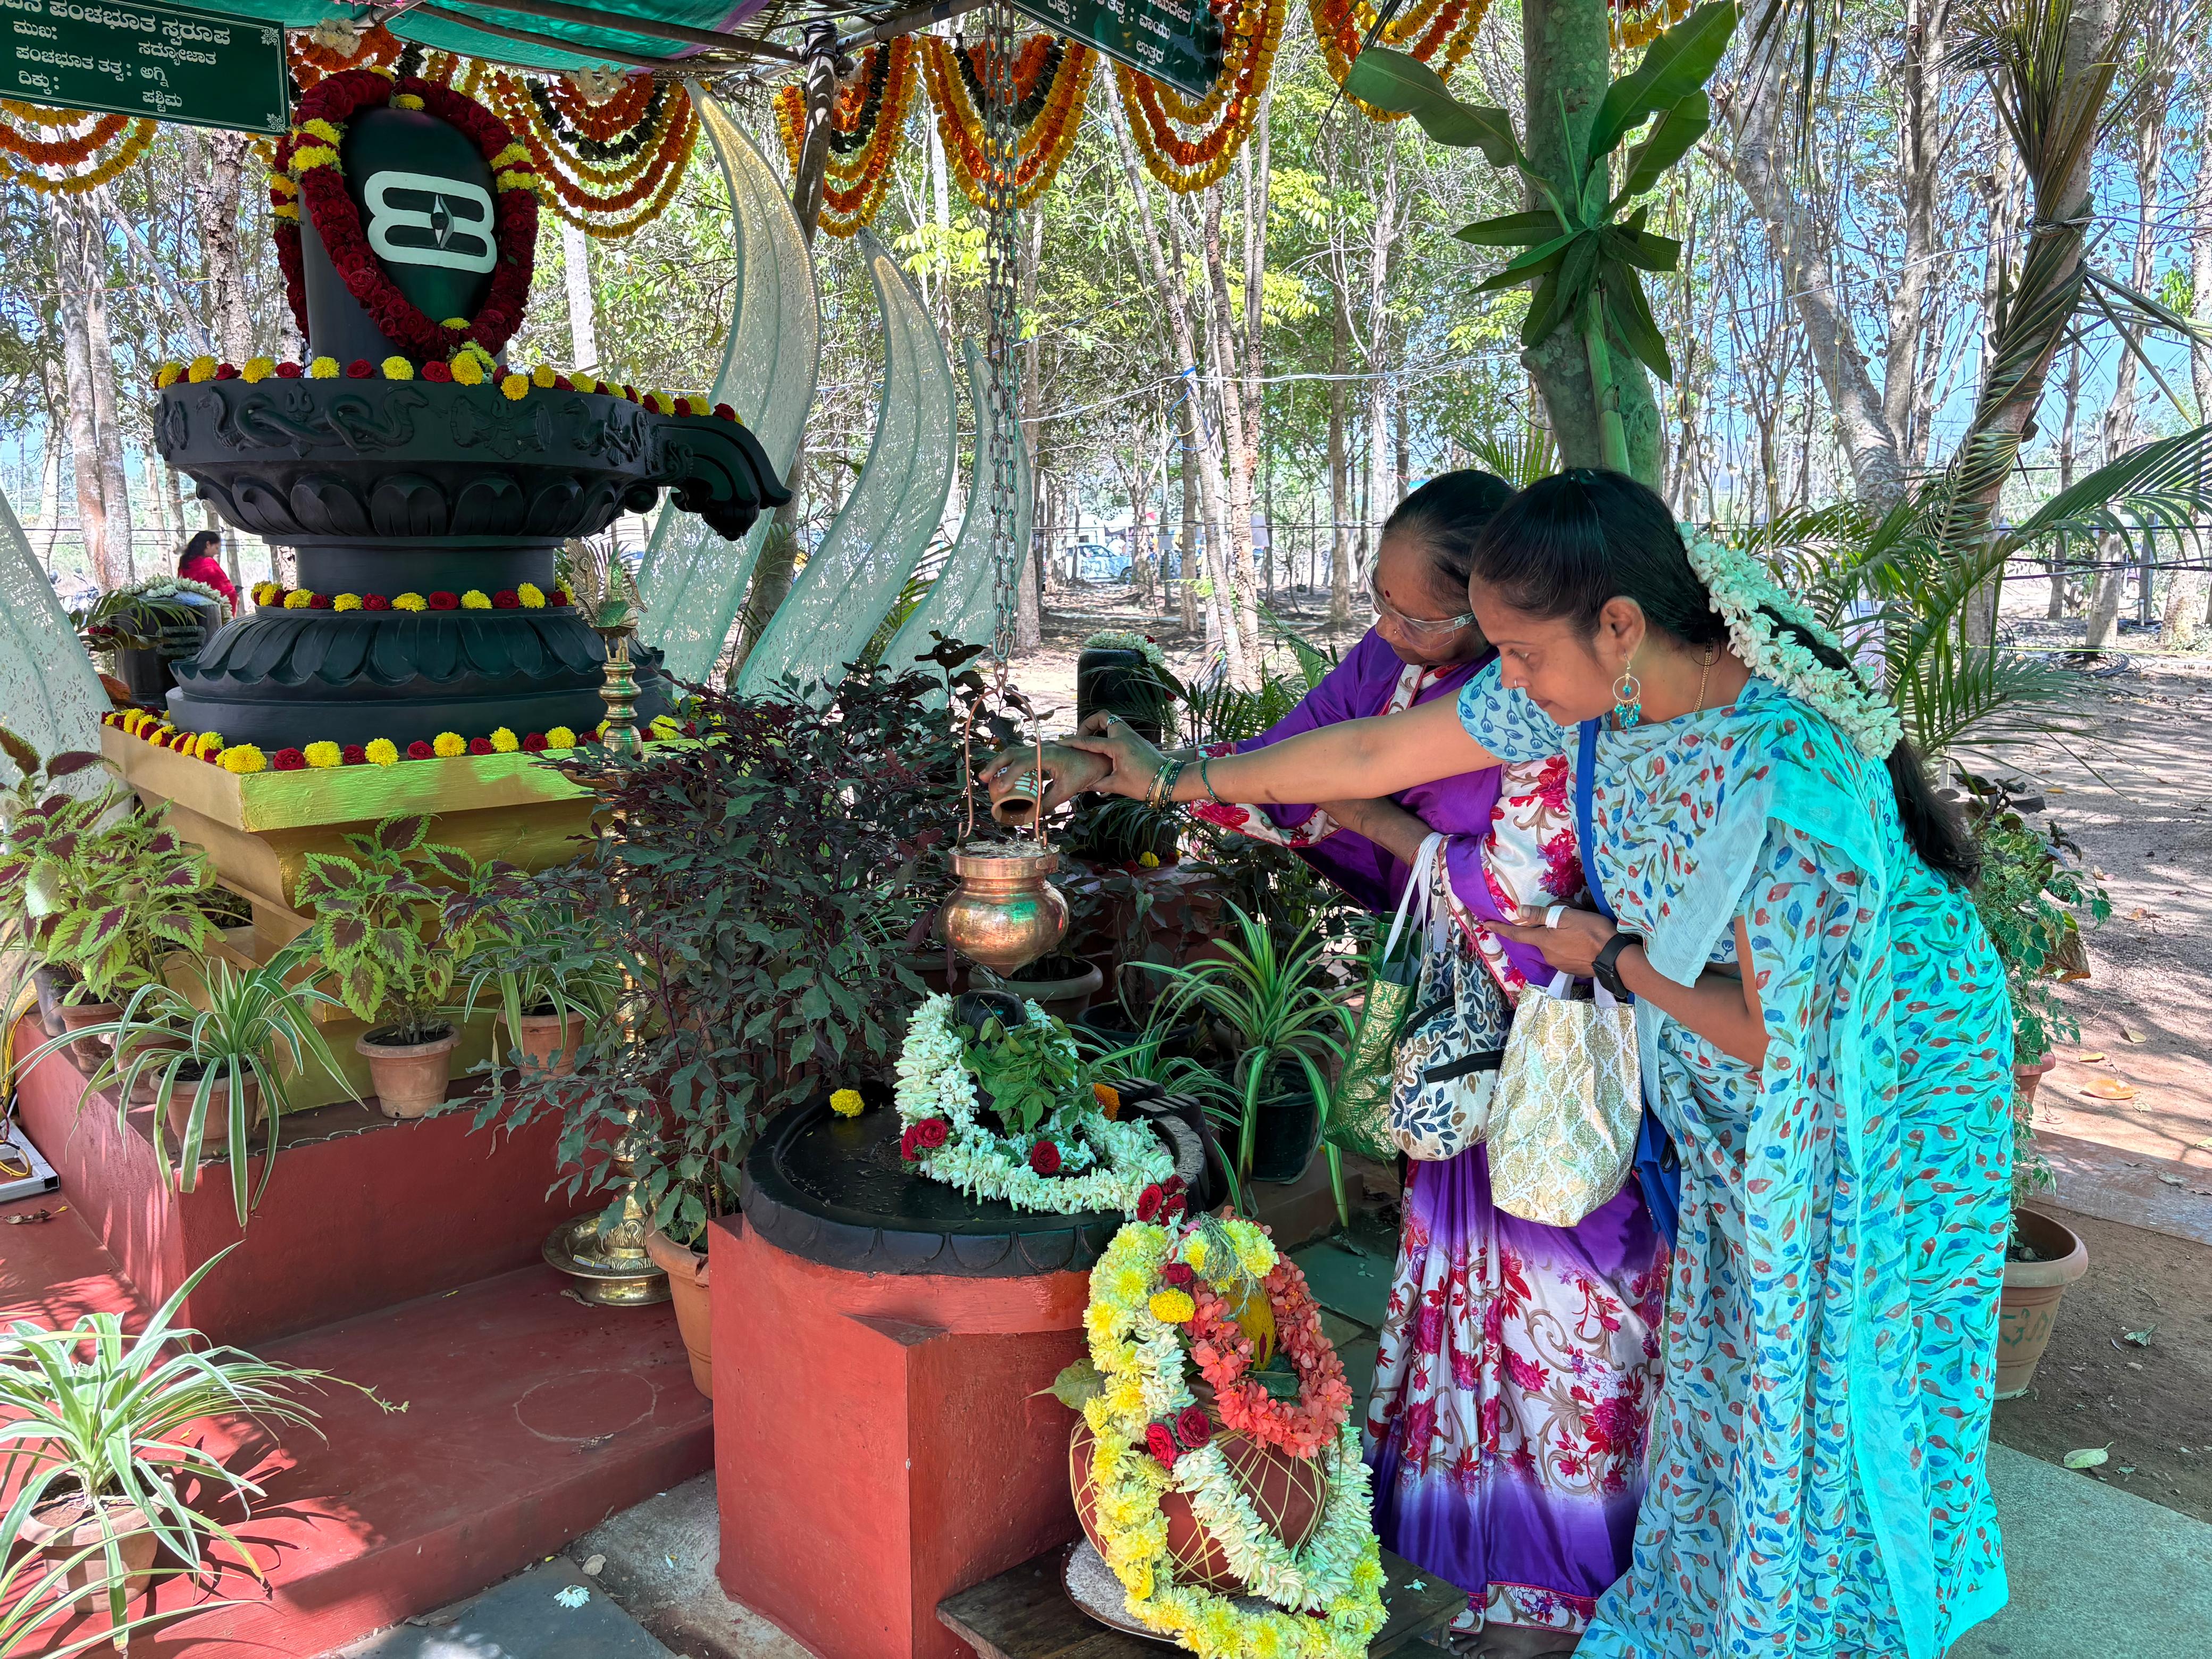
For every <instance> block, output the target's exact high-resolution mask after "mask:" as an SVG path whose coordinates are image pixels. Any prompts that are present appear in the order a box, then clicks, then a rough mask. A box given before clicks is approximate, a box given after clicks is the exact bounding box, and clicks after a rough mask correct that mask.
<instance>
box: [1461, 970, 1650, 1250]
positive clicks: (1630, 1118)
mask: <svg viewBox="0 0 2212 1659" xmlns="http://www.w3.org/2000/svg"><path fill="white" fill-rule="evenodd" d="M1593 989H1594V990H1595V993H1596V996H1595V1000H1591V1001H1588V1002H1584V1001H1583V1000H1579V999H1578V998H1577V997H1576V996H1575V995H1574V981H1573V980H1572V979H1571V977H1570V976H1569V975H1566V974H1565V973H1559V974H1557V975H1553V979H1552V982H1551V984H1550V985H1549V986H1548V987H1538V986H1536V985H1534V984H1531V985H1530V986H1529V987H1528V989H1527V990H1525V991H1523V992H1522V994H1521V1006H1520V1007H1519V1008H1518V1009H1516V1011H1515V1013H1514V1018H1513V1033H1512V1036H1511V1037H1510V1039H1509V1040H1508V1042H1507V1044H1506V1048H1505V1061H1504V1067H1503V1069H1502V1070H1501V1071H1500V1073H1499V1074H1498V1098H1497V1100H1496V1102H1495V1103H1493V1104H1492V1108H1491V1115H1490V1194H1491V1199H1492V1201H1493V1202H1494V1203H1495V1204H1496V1205H1497V1206H1498V1208H1499V1209H1501V1210H1503V1211H1504V1212H1506V1214H1508V1215H1516V1216H1519V1217H1520V1218H1522V1220H1523V1221H1538V1222H1541V1223H1543V1224H1544V1225H1546V1226H1550V1227H1571V1226H1574V1225H1576V1224H1577V1222H1579V1221H1581V1220H1582V1218H1583V1217H1584V1216H1586V1215H1588V1214H1589V1212H1591V1211H1593V1210H1595V1209H1596V1208H1598V1207H1599V1206H1601V1205H1603V1204H1607V1203H1609V1202H1611V1201H1612V1200H1613V1196H1614V1195H1615V1194H1618V1193H1619V1192H1620V1189H1621V1187H1622V1186H1623V1185H1624V1184H1625V1183H1626V1181H1627V1179H1628V1172H1629V1170H1630V1168H1631V1167H1632V1165H1633V1164H1634V1163H1635V1161H1636V1144H1637V1135H1638V1132H1639V1130H1640V1129H1641V1128H1642V1127H1643V1118H1644V1091H1643V1082H1642V1072H1643V1068H1642V1065H1641V1062H1640V1061H1639V1060H1638V1056H1637V1048H1636V1012H1635V1010H1634V1009H1632V1008H1631V1007H1629V1006H1627V1005H1626V1003H1622V1002H1620V1001H1617V1000H1614V998H1613V995H1612V994H1610V993H1609V992H1607V990H1606V988H1605V987H1603V986H1602V985H1600V986H1595V987H1593Z"/></svg>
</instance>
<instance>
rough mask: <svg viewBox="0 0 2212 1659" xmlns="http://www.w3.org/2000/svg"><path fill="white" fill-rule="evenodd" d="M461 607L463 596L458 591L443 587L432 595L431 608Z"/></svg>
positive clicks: (449, 608)
mask: <svg viewBox="0 0 2212 1659" xmlns="http://www.w3.org/2000/svg"><path fill="white" fill-rule="evenodd" d="M460 608H461V596H460V595H459V594H458V593H454V592H448V591H447V589H445V588H442V587H441V588H440V589H439V590H438V591H437V592H435V593H433V594H432V595H430V609H431V610H433V611H459V609H460Z"/></svg>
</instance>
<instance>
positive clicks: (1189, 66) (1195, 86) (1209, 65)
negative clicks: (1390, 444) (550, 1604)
mask: <svg viewBox="0 0 2212 1659" xmlns="http://www.w3.org/2000/svg"><path fill="white" fill-rule="evenodd" d="M5 3H6V0H0V4H5ZM1014 8H1015V9H1016V10H1018V11H1020V12H1024V13H1025V14H1027V15H1029V16H1031V17H1034V18H1035V19H1036V21H1038V22H1040V23H1042V24H1043V25H1044V26H1045V27H1047V28H1048V29H1050V30H1051V31H1052V32H1053V33H1054V34H1064V35H1066V36H1067V37H1068V39H1070V40H1081V41H1083V42H1085V44H1086V45H1089V46H1096V47H1097V48H1098V50H1099V51H1101V52H1104V53H1105V54H1106V55H1107V56H1108V57H1109V58H1115V59H1118V60H1119V61H1120V62H1121V63H1124V64H1127V65H1128V66H1129V67H1130V68H1131V69H1133V70H1139V71H1141V72H1142V73H1144V74H1146V75H1149V76H1152V79H1153V80H1155V81H1158V82H1162V83H1164V85H1167V86H1170V87H1173V88H1175V89H1176V91H1177V92H1180V93H1182V94H1183V95H1184V96H1185V97H1188V98H1203V97H1204V96H1205V95H1206V94H1207V93H1208V92H1211V91H1212V89H1213V83H1214V82H1216V81H1217V80H1218V79H1219V78H1220V76H1221V20H1220V19H1219V18H1218V17H1216V16H1215V15H1213V12H1212V9H1211V8H1209V7H1208V6H1207V5H1206V0H1014Z"/></svg>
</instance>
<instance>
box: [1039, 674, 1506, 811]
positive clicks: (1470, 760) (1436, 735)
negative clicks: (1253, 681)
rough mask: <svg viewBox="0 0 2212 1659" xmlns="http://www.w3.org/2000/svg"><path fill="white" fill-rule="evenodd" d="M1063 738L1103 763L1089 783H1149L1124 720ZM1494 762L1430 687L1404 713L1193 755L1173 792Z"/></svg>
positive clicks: (1409, 773)
mask: <svg viewBox="0 0 2212 1659" xmlns="http://www.w3.org/2000/svg"><path fill="white" fill-rule="evenodd" d="M1066 744H1067V746H1068V747H1070V748H1072V749H1079V750H1085V751H1086V752H1088V753H1090V754H1092V755H1097V756H1099V757H1103V759H1105V760H1107V761H1108V762H1109V763H1111V765H1112V768H1113V769H1112V770H1111V771H1109V773H1108V774H1107V775H1106V776H1105V777H1104V778H1103V780H1101V781H1098V782H1097V784H1096V785H1095V786H1094V787H1097V788H1098V789H1102V790H1103V791H1105V792H1107V793H1109V794H1115V795H1130V796H1133V797H1135V798H1136V799H1139V800H1141V799H1144V798H1145V797H1146V794H1147V793H1149V792H1150V790H1151V788H1152V779H1153V777H1154V775H1156V774H1157V773H1158V770H1159V766H1160V751H1159V750H1157V749H1155V748H1153V747H1152V744H1148V743H1146V741H1145V740H1144V739H1143V738H1139V737H1138V736H1137V735H1136V734H1135V733H1134V732H1131V731H1130V730H1129V728H1128V727H1127V726H1125V725H1122V724H1121V723H1119V722H1116V723H1115V726H1113V727H1112V729H1111V730H1110V731H1109V732H1106V733H1103V734H1102V735H1099V736H1095V737H1093V736H1088V735H1085V736H1078V737H1073V738H1067V739H1066ZM1497 764H1498V759H1497V757H1495V756H1494V755H1492V753H1491V752H1490V751H1489V750H1486V749H1485V748H1484V747H1483V746H1482V745H1481V744H1479V743H1477V742H1475V740H1474V738H1470V737H1468V734H1467V731H1466V728H1465V727H1463V726H1461V725H1460V723H1459V712H1458V708H1457V705H1456V702H1455V699H1453V698H1450V697H1439V698H1437V700H1436V701H1435V702H1426V703H1423V704H1422V705H1421V706H1420V707H1419V708H1409V709H1407V710H1406V711H1405V712H1404V713H1403V714H1382V715H1377V716H1376V717H1375V718H1373V719H1371V720H1340V721H1339V722H1338V723H1337V724H1335V725H1334V726H1322V728H1321V729H1320V730H1318V731H1314V732H1305V733H1304V734H1303V735H1301V736H1298V737H1295V738H1285V739H1284V740H1283V741H1282V742H1280V743H1276V744H1268V745H1267V747H1266V748H1265V749H1255V750H1251V751H1250V752H1249V753H1247V754H1243V755H1225V756H1223V757H1221V758H1220V759H1219V760H1211V761H1208V762H1206V767H1205V770H1204V772H1203V774H1201V773H1200V769H1199V768H1198V767H1197V766H1196V765H1189V766H1186V767H1185V768H1184V769H1183V772H1182V777H1181V778H1180V779H1179V780H1177V781H1176V787H1175V799H1176V800H1179V801H1194V800H1205V799H1207V798H1208V796H1209V793H1211V795H1212V796H1213V797H1215V798H1218V799H1222V800H1225V801H1230V800H1233V801H1245V802H1254V803H1263V804H1264V803H1271V802H1276V801H1291V802H1303V801H1314V800H1353V799H1369V798H1371V797H1373V796H1376V795H1392V794H1395V793H1398V791H1400V790H1401V789H1411V788H1412V787H1413V786H1414V785H1416V784H1420V783H1430V782H1433V781H1435V780H1436V779H1438V778H1449V777H1456V776H1457V775H1459V774H1461V773H1462V772H1479V771H1480V770H1482V769H1484V768H1485V767H1488V766H1495V765H1497ZM1209 784H1210V785H1211V786H1212V787H1211V790H1210V792H1209V789H1208V787H1207V786H1208V785H1209Z"/></svg>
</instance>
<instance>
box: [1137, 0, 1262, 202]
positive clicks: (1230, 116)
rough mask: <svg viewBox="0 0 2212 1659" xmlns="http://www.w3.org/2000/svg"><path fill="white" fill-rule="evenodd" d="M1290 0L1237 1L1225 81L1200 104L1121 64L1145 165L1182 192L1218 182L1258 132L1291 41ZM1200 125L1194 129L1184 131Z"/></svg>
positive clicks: (1226, 23) (1227, 31) (1228, 22)
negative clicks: (1285, 43)
mask: <svg viewBox="0 0 2212 1659" xmlns="http://www.w3.org/2000/svg"><path fill="white" fill-rule="evenodd" d="M1283 9H1284V0H1233V3H1231V6H1230V7H1229V9H1228V11H1227V15H1225V17H1224V19H1223V50H1222V64H1221V75H1220V78H1219V79H1218V80H1217V81H1216V82H1214V84H1213V88H1212V91H1211V92H1210V93H1208V94H1207V95H1206V97H1205V98H1203V99H1200V100H1197V101H1196V102H1193V101H1192V100H1189V99H1187V98H1185V97H1184V96H1183V95H1182V94H1180V93H1178V92H1176V89H1175V88H1172V87H1167V86H1163V85H1161V84H1160V82H1157V81H1155V80H1153V79H1152V77H1151V76H1148V75H1139V73H1138V72H1137V71H1136V70H1133V69H1130V68H1129V67H1128V66H1127V64H1115V65H1114V78H1115V82H1116V83H1117V84H1118V85H1119V87H1120V88H1121V104H1122V107H1123V108H1124V109H1125V110H1127V112H1128V117H1129V130H1130V133H1131V135H1132V136H1133V137H1134V138H1135V139H1136V141H1137V151H1138V154H1139V155H1141V156H1143V158H1144V161H1145V170H1146V172H1148V173H1151V174H1152V177H1153V178H1155V179H1158V180H1159V181H1160V183H1162V184H1163V185H1166V186H1167V187H1168V188H1169V189H1170V190H1171V191H1175V192H1176V194H1177V195H1185V196H1187V195H1188V194H1190V193H1191V192H1192V191H1200V190H1204V189H1205V188H1206V186H1207V185H1212V184H1215V183H1218V181H1219V180H1220V179H1221V177H1222V175H1223V174H1225V173H1227V172H1228V171H1229V169H1230V167H1231V166H1232V165H1234V163H1235V161H1236V160H1237V151H1238V150H1239V149H1243V145H1244V141H1245V140H1246V139H1247V138H1249V137H1250V136H1251V132H1252V125H1253V123H1254V122H1255V120H1257V119H1258V118H1259V113H1260V102H1261V99H1262V98H1263V97H1264V96H1265V95H1266V94H1267V82H1268V81H1269V79H1270V78H1271V77H1272V76H1273V73H1274V65H1275V52H1276V50H1277V48H1278V47H1279V46H1280V45H1281V43H1282V38H1283ZM1194 126H1195V127H1200V128H1201V129H1202V131H1198V132H1195V133H1190V134H1186V133H1185V132H1184V131H1182V129H1183V128H1186V127H1194Z"/></svg>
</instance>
